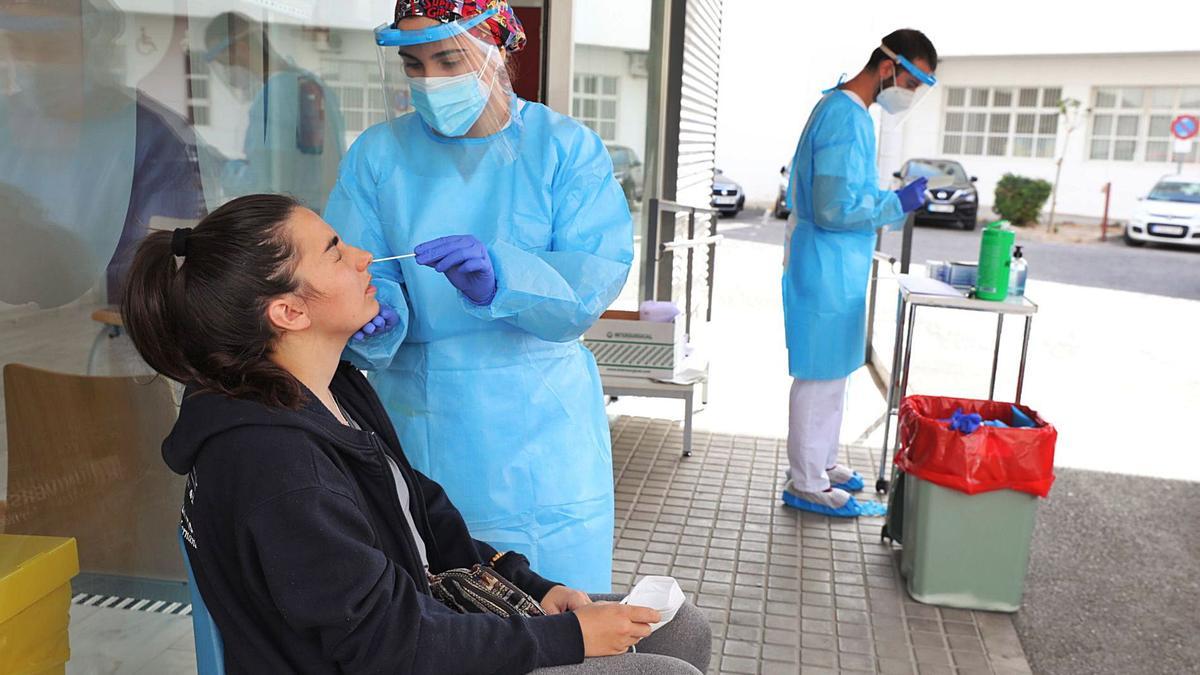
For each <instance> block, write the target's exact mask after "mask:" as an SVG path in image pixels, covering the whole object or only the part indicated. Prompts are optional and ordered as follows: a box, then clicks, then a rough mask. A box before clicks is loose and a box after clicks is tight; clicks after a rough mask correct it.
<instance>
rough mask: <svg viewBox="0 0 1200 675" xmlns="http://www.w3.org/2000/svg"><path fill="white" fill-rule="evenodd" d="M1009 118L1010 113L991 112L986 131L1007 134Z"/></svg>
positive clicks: (1010, 118)
mask: <svg viewBox="0 0 1200 675" xmlns="http://www.w3.org/2000/svg"><path fill="white" fill-rule="evenodd" d="M1011 120H1012V115H1010V114H1008V113H999V114H992V115H990V116H989V117H988V131H990V132H991V133H993V134H1007V133H1008V124H1009V121H1011Z"/></svg>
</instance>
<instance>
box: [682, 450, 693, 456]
mask: <svg viewBox="0 0 1200 675" xmlns="http://www.w3.org/2000/svg"><path fill="white" fill-rule="evenodd" d="M683 456H684V457H691V456H692V451H691V450H684V451H683Z"/></svg>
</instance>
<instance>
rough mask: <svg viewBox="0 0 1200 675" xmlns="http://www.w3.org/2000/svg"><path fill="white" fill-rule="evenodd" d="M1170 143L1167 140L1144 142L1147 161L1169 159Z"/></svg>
mask: <svg viewBox="0 0 1200 675" xmlns="http://www.w3.org/2000/svg"><path fill="white" fill-rule="evenodd" d="M1170 148H1171V144H1170V143H1169V142H1167V141H1150V142H1148V143H1146V161H1147V162H1165V161H1167V160H1168V159H1170V155H1169V153H1170Z"/></svg>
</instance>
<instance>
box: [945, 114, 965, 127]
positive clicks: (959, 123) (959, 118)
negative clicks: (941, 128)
mask: <svg viewBox="0 0 1200 675" xmlns="http://www.w3.org/2000/svg"><path fill="white" fill-rule="evenodd" d="M962 130H963V114H962V113H960V112H951V113H946V131H962Z"/></svg>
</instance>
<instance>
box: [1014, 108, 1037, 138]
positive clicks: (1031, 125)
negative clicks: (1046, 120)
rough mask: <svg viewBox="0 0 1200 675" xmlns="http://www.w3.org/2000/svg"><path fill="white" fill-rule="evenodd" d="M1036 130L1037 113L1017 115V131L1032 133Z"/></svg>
mask: <svg viewBox="0 0 1200 675" xmlns="http://www.w3.org/2000/svg"><path fill="white" fill-rule="evenodd" d="M1035 131H1037V115H1034V114H1032V113H1021V114H1020V115H1017V133H1018V134H1032V133H1033V132H1035Z"/></svg>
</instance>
